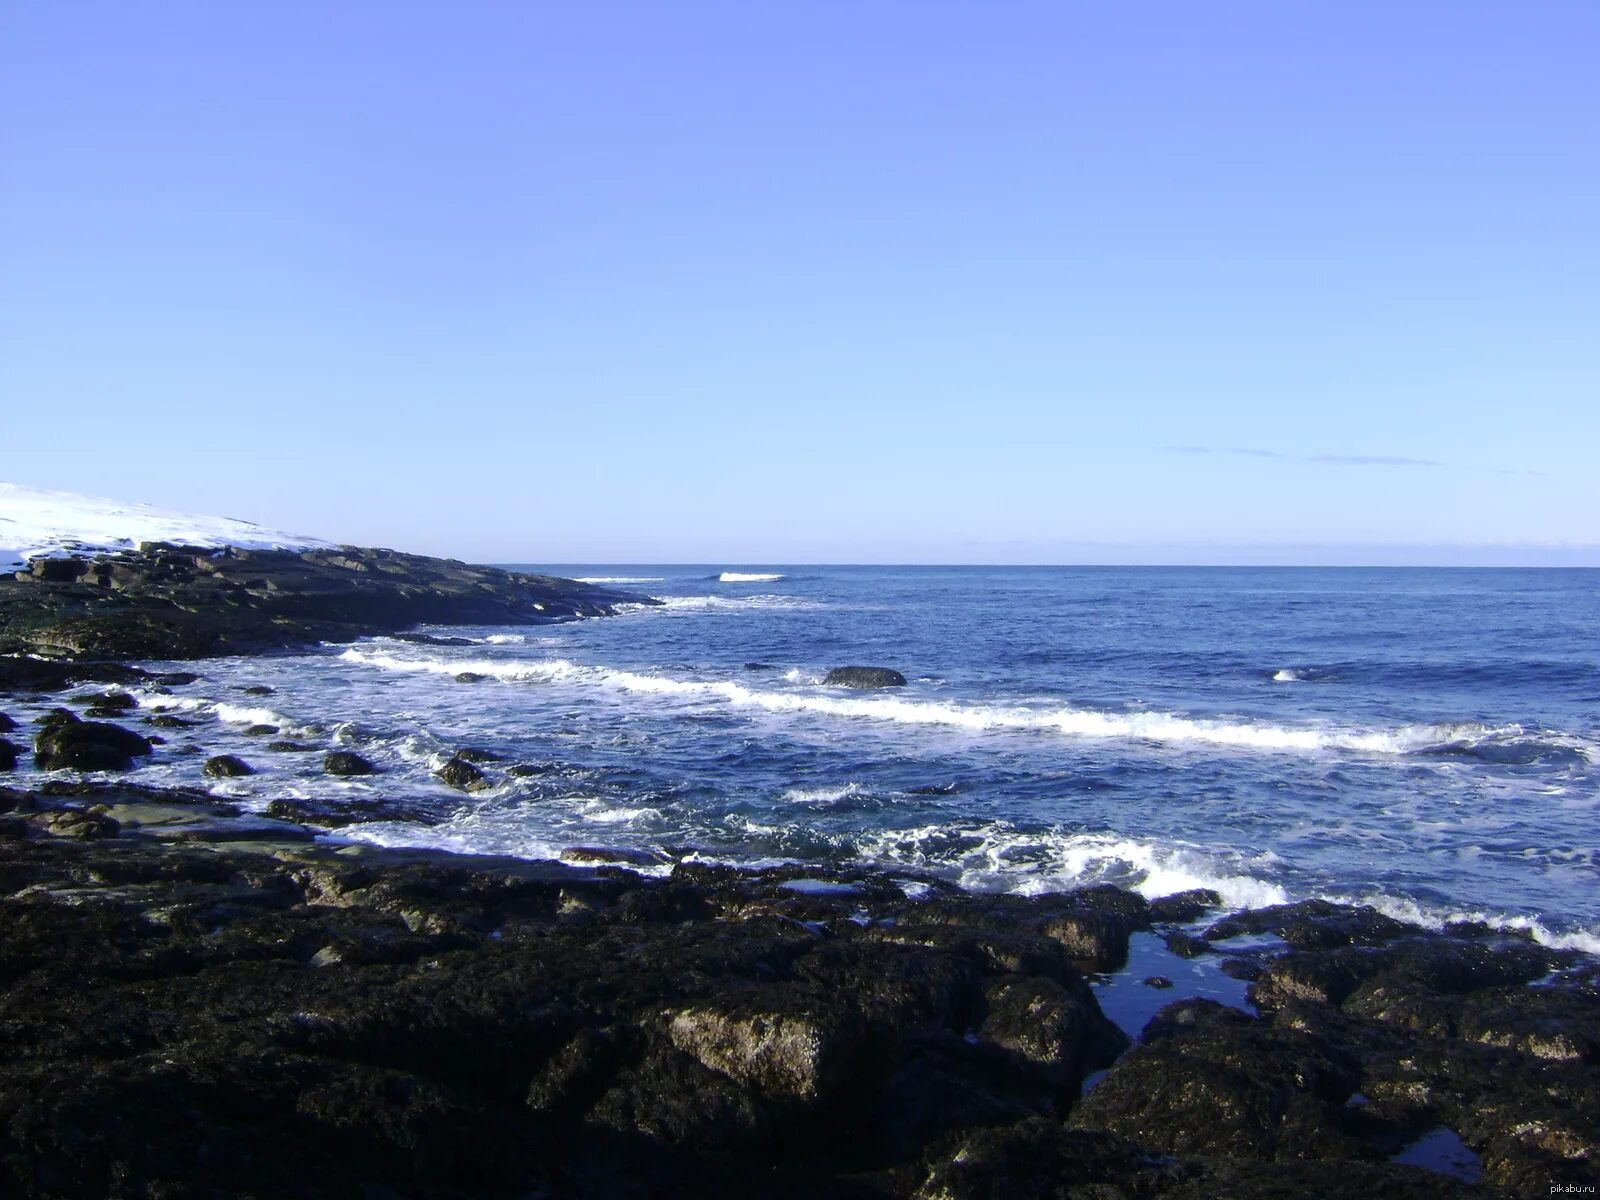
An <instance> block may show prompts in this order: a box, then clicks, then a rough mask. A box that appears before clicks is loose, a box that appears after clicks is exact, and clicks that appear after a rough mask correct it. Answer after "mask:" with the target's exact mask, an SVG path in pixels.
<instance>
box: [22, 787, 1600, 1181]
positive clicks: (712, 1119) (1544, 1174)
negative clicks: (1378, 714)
mask: <svg viewBox="0 0 1600 1200" xmlns="http://www.w3.org/2000/svg"><path fill="white" fill-rule="evenodd" d="M0 814H3V815H0V928H3V929H4V930H5V933H4V936H3V937H0V1039H3V1043H4V1044H3V1047H0V1056H3V1058H4V1062H5V1066H4V1069H3V1071H0V1180H4V1181H6V1186H5V1187H4V1188H0V1190H4V1191H6V1193H7V1194H11V1195H17V1196H22V1197H41V1198H42V1197H69V1196H70V1197H85V1198H87V1197H96V1198H100V1197H135V1196H138V1197H144V1196H163V1197H166V1196H171V1197H180V1196H181V1197H188V1196H196V1197H199V1196H208V1197H211V1196H240V1197H247V1196H248V1197H268V1196H273V1197H277V1196H304V1197H396V1196H399V1197H412V1196H416V1197H502V1196H503V1197H508V1198H509V1197H529V1196H551V1197H556V1196H574V1197H631V1196H637V1197H649V1196H727V1197H736V1196H755V1195H763V1196H765V1195H775V1196H791V1197H813V1196H815V1197H822V1196H829V1197H833V1196H847V1197H848V1196H858V1197H921V1198H928V1200H931V1198H934V1197H938V1198H941V1200H956V1198H968V1197H970V1198H972V1200H978V1198H981V1197H993V1196H1006V1197H1021V1198H1026V1197H1041V1198H1042V1197H1065V1196H1073V1197H1079V1196H1082V1197H1090V1196H1093V1197H1117V1196H1127V1197H1133V1196H1161V1197H1172V1198H1174V1200H1178V1198H1184V1200H1194V1198H1198V1197H1213V1196H1237V1197H1256V1196H1261V1197H1267V1196H1288V1195H1291V1194H1297V1195H1307V1194H1309V1195H1319V1196H1416V1197H1423V1196H1429V1197H1435V1196H1499V1195H1509V1196H1532V1195H1548V1194H1550V1193H1549V1189H1550V1187H1551V1186H1555V1185H1573V1186H1582V1185H1586V1184H1591V1183H1593V1181H1594V1178H1595V1176H1594V1172H1595V1161H1594V1148H1595V1146H1596V1145H1597V1144H1600V1088H1597V1087H1596V1084H1597V1082H1600V1061H1597V1055H1600V966H1597V964H1595V963H1594V962H1593V961H1592V960H1585V959H1583V958H1582V957H1580V956H1578V955H1576V954H1574V953H1572V952H1566V951H1558V950H1552V949H1548V948H1545V947H1542V946H1539V945H1536V944H1534V943H1532V942H1531V941H1527V940H1524V939H1521V938H1517V937H1512V936H1508V935H1505V934H1503V933H1496V932H1495V931H1492V930H1489V929H1485V928H1481V927H1462V928H1455V929H1450V930H1445V931H1437V932H1431V931H1426V930H1422V929H1418V928H1415V927H1412V926H1408V925H1405V924H1402V923H1400V922H1397V921H1393V920H1391V919H1389V918H1387V917H1384V916H1381V915H1380V914H1378V913H1376V912H1373V911H1372V910H1370V909H1361V908H1346V907H1342V906H1337V905H1331V904H1326V903H1321V902H1307V903H1302V904H1296V905H1288V906H1281V907H1278V908H1272V909H1261V910H1254V911H1246V912H1238V913H1232V914H1220V913H1219V912H1218V911H1217V897H1216V896H1215V895H1211V894H1207V893H1204V892H1196V893H1185V894H1182V895H1179V896H1174V897H1167V898H1164V899H1161V900H1156V901H1153V902H1152V901H1147V900H1145V899H1144V898H1143V897H1140V896H1138V895H1135V894H1133V893H1129V892H1124V891H1120V890H1118V889H1116V888H1111V887H1099V888H1092V889H1087V890H1083V891H1078V892H1072V893H1066V894H1061V895H1049V896H1037V897H1020V896H1009V895H1008V896H997V895H977V894H970V893H965V892H962V891H960V890H958V889H956V888H954V887H953V886H951V885H949V884H946V883H944V882H942V881H940V880H938V879H935V878H917V877H914V876H907V875H904V874H897V875H894V876H892V877H891V876H889V875H885V874H882V873H879V872H874V871H824V872H818V871H817V870H816V869H814V868H803V867H798V866H796V867H791V868H784V869H772V870H762V871H740V870H735V869H732V868H729V867H722V866H716V865H710V864H703V863H693V862H681V863H678V864H677V865H676V866H674V867H672V868H671V871H670V873H669V874H667V875H665V876H659V877H654V876H647V875H642V874H638V873H636V872H634V871H632V870H629V869H627V868H626V867H624V866H621V865H613V864H611V863H608V862H607V861H606V860H607V859H610V858H614V857H620V856H613V855H609V854H607V853H606V852H604V851H602V850H598V849H593V850H590V851H588V852H587V853H584V854H577V855H574V856H573V857H574V858H576V859H578V860H580V861H587V862H589V863H591V864H593V865H589V866H576V865H571V864H568V863H559V862H528V861H521V860H513V859H488V858H474V857H465V856H456V855H451V854H448V853H444V852H412V851H396V850H386V849H381V848H377V847H373V846H369V845H364V844H360V843H341V842H340V841H338V840H336V839H333V838H329V837H326V836H320V831H319V830H317V829H315V828H312V827H308V826H306V825H304V824H301V823H298V822H293V821H285V820H279V819H274V818H271V817H264V816H260V815H250V814H246V813H243V812H241V811H240V810H239V809H238V808H237V807H236V806H234V805H232V804H229V803H227V802H224V801H220V800H218V799H217V798H216V797H214V796H210V795H208V794H206V793H204V792H200V791H185V790H175V789H155V788H148V787H143V786H140V785H138V784H135V783H122V782H113V783H107V782H85V781H81V780H79V779H76V778H63V779H61V780H60V781H53V782H51V783H48V784H46V785H44V786H43V787H37V788H34V789H32V790H23V789H14V788H5V789H0ZM1130 951H1131V954H1132V961H1131V962H1130ZM1199 961H1207V962H1214V963H1216V964H1217V965H1218V966H1219V967H1220V970H1218V971H1217V972H1215V974H1214V976H1213V977H1214V978H1215V979H1216V980H1217V981H1219V982H1220V981H1224V980H1226V981H1230V982H1231V981H1237V986H1238V988H1239V996H1240V1001H1241V1002H1240V1003H1239V1004H1238V1006H1236V1005H1235V1004H1230V1003H1226V1002H1224V1001H1222V1000H1218V999H1211V998H1204V997H1195V996H1188V997H1184V998H1181V999H1178V1000H1177V1001H1176V1002H1174V1003H1171V1004H1168V1005H1166V1006H1165V1007H1162V1008H1161V1009H1160V1010H1159V1011H1158V1012H1156V1014H1155V1015H1154V1017H1153V1018H1151V1019H1150V1020H1149V1021H1148V1022H1147V1023H1145V1024H1144V1025H1143V1028H1142V1030H1140V1029H1139V1028H1138V1026H1137V1025H1134V1026H1133V1027H1132V1029H1131V1030H1128V1031H1125V1029H1124V1028H1121V1027H1119V1023H1118V1021H1117V1020H1114V1019H1113V1018H1116V1017H1120V1018H1121V1019H1122V1023H1123V1024H1127V1023H1128V1017H1129V1015H1130V1014H1129V1012H1128V1011H1126V1009H1127V1005H1126V1003H1120V1004H1119V1002H1118V1000H1117V997H1118V996H1119V995H1121V996H1123V997H1126V996H1128V995H1130V994H1138V995H1139V996H1141V997H1148V998H1150V999H1151V1000H1152V1001H1155V1000H1162V999H1165V997H1166V995H1167V994H1172V995H1181V993H1182V991H1183V989H1182V988H1177V989H1172V990H1171V992H1164V991H1163V990H1162V989H1163V985H1165V984H1167V983H1168V982H1169V981H1168V980H1167V979H1164V978H1160V977H1153V976H1150V975H1148V974H1147V972H1148V971H1149V970H1150V969H1151V967H1152V965H1153V964H1154V965H1156V966H1161V965H1162V964H1165V965H1166V968H1167V969H1168V971H1169V973H1170V974H1177V971H1176V970H1175V969H1174V968H1176V967H1179V966H1181V965H1182V964H1183V963H1186V962H1199ZM1140 976H1143V977H1142V978H1140ZM1246 989H1247V990H1246ZM1246 996H1247V998H1248V1003H1243V1002H1242V999H1243V997H1246ZM1102 1001H1104V1003H1102ZM1147 1007H1148V1005H1147ZM1135 1015H1137V1014H1135ZM1129 1032H1134V1033H1136V1037H1135V1038H1130V1036H1129ZM1086 1083H1087V1084H1089V1085H1090V1086H1088V1087H1087V1089H1085V1084H1086ZM1439 1130H1449V1131H1453V1132H1454V1133H1455V1134H1458V1135H1459V1137H1460V1139H1461V1140H1462V1141H1463V1142H1464V1143H1465V1145H1466V1146H1467V1147H1470V1148H1471V1151H1472V1152H1475V1153H1470V1154H1468V1155H1467V1157H1468V1159H1469V1160H1472V1161H1469V1163H1468V1164H1467V1167H1466V1169H1465V1170H1464V1171H1461V1172H1459V1173H1460V1174H1465V1175H1468V1176H1471V1175H1474V1174H1477V1173H1480V1172H1481V1181H1480V1182H1477V1183H1472V1182H1467V1181H1466V1180H1464V1179H1461V1178H1457V1177H1451V1176H1447V1175H1443V1174H1439V1173H1437V1172H1436V1171H1430V1170H1426V1169H1422V1168H1419V1167H1416V1166H1408V1165H1403V1164H1398V1163H1396V1162H1394V1161H1392V1160H1393V1159H1394V1158H1395V1157H1396V1156H1397V1155H1401V1154H1402V1152H1403V1151H1404V1150H1405V1149H1406V1148H1407V1147H1408V1146H1415V1145H1416V1144H1418V1143H1419V1142H1426V1141H1427V1139H1428V1137H1429V1135H1430V1134H1436V1132H1437V1131H1439Z"/></svg>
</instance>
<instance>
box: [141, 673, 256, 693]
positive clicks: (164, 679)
mask: <svg viewBox="0 0 1600 1200" xmlns="http://www.w3.org/2000/svg"><path fill="white" fill-rule="evenodd" d="M199 678H200V676H198V675H196V674H195V673H194V672H193V671H163V672H162V673H161V674H159V675H157V676H155V682H156V683H159V684H162V685H163V686H165V687H186V686H188V685H189V684H191V683H194V682H196V681H197V680H198V679H199ZM246 690H248V689H246Z"/></svg>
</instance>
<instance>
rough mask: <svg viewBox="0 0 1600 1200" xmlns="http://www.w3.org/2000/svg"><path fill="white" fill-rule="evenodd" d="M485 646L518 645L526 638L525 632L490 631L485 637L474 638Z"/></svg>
mask: <svg viewBox="0 0 1600 1200" xmlns="http://www.w3.org/2000/svg"><path fill="white" fill-rule="evenodd" d="M474 640H476V641H481V642H482V643H483V644H484V645H486V646H520V645H522V644H523V643H524V642H526V641H527V640H528V635H527V634H525V633H491V634H490V635H489V636H488V637H486V638H476V639H474Z"/></svg>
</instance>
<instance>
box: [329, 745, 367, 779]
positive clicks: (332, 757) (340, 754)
mask: <svg viewBox="0 0 1600 1200" xmlns="http://www.w3.org/2000/svg"><path fill="white" fill-rule="evenodd" d="M322 769H323V770H324V771H326V772H327V773H328V774H329V775H376V774H377V773H378V768H377V767H375V766H373V765H372V763H370V762H368V761H367V760H366V759H365V758H362V757H361V755H359V754H356V753H354V752H353V751H350V750H330V751H328V753H327V754H326V755H324V756H323V759H322Z"/></svg>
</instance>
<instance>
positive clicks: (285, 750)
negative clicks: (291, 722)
mask: <svg viewBox="0 0 1600 1200" xmlns="http://www.w3.org/2000/svg"><path fill="white" fill-rule="evenodd" d="M267 749H268V750H276V751H278V752H279V753H281V754H309V753H311V752H312V751H313V750H315V749H316V747H315V746H312V745H308V744H307V743H305V742H291V741H273V742H268V743H267Z"/></svg>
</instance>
